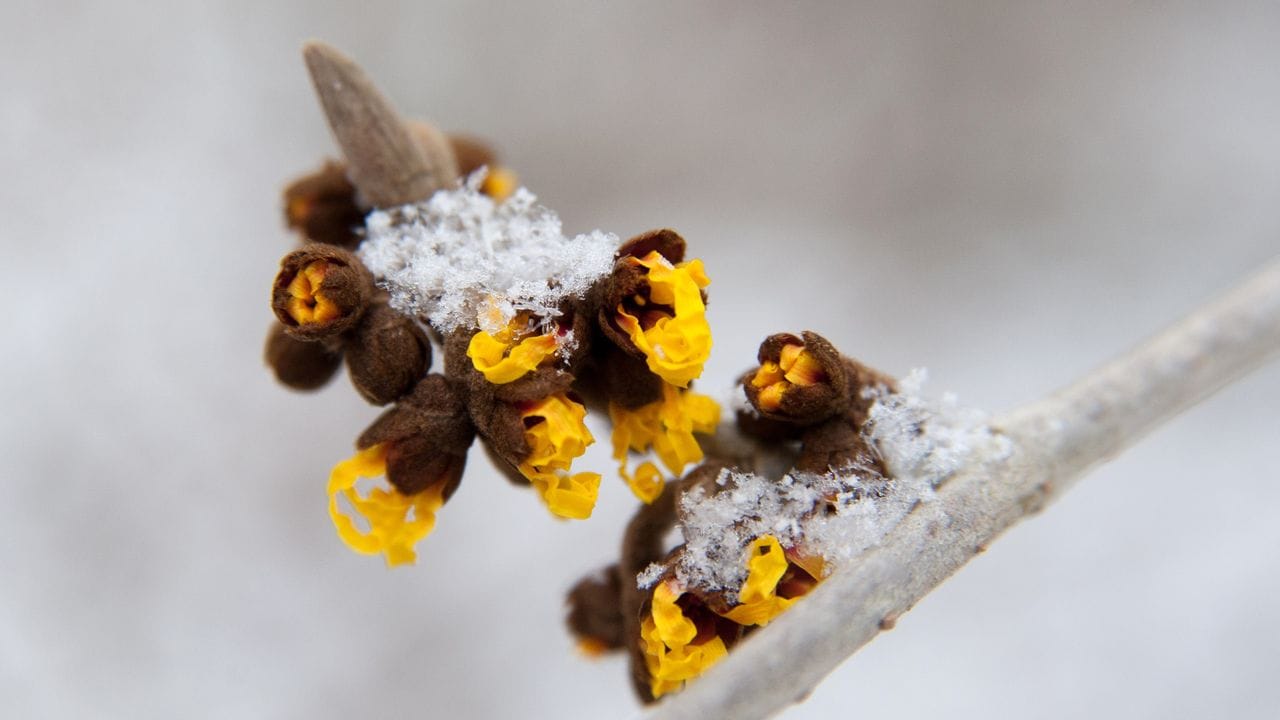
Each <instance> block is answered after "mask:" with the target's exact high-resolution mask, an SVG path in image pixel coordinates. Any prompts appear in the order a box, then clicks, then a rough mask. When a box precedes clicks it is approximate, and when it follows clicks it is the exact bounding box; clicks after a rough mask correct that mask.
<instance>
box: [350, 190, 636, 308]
mask: <svg viewBox="0 0 1280 720" xmlns="http://www.w3.org/2000/svg"><path fill="white" fill-rule="evenodd" d="M483 178H484V174H483V171H477V173H475V174H473V175H472V176H471V177H470V178H468V179H467V182H466V183H464V184H463V185H461V186H460V187H458V188H456V189H452V190H441V191H439V192H437V193H436V194H434V195H432V196H431V198H429V199H428V200H426V201H425V202H420V203H413V204H409V205H402V206H400V207H397V208H391V209H388V210H375V211H373V212H372V213H370V214H369V216H368V217H367V218H366V219H365V233H366V236H365V240H364V241H363V242H362V243H361V245H360V249H359V255H360V259H361V260H362V261H364V264H365V265H366V266H367V267H368V268H369V270H370V271H371V272H372V273H373V274H374V277H375V278H377V281H378V285H379V286H380V287H382V288H384V289H386V290H387V291H388V292H389V293H390V295H391V306H392V307H394V308H395V309H397V310H399V311H400V312H403V313H406V314H409V315H415V316H418V317H421V318H423V319H425V320H426V321H427V322H429V323H430V324H431V325H432V326H433V327H435V328H436V329H438V330H441V331H443V332H449V331H452V330H455V329H458V328H470V327H477V326H479V327H480V328H481V329H483V330H486V331H489V332H496V331H497V330H498V329H500V328H501V327H502V326H503V325H505V324H506V322H507V321H509V320H510V319H511V318H513V317H514V316H515V315H516V313H517V312H520V311H529V312H530V313H532V314H533V315H535V316H536V317H538V318H541V319H543V320H548V319H550V318H553V317H555V316H557V315H559V309H558V306H559V305H560V303H561V302H562V301H563V300H564V299H565V298H567V297H570V296H581V295H583V294H585V293H586V292H587V290H588V289H589V288H590V287H591V285H592V284H593V283H594V282H595V281H597V280H598V279H600V278H601V277H603V276H605V275H606V274H608V273H609V271H610V270H611V269H612V267H613V255H614V251H615V250H616V249H617V247H618V237H617V236H616V235H613V234H611V233H605V232H601V231H599V230H594V231H592V232H590V233H587V234H585V235H578V236H575V237H572V238H566V237H565V236H564V234H563V231H562V229H561V224H560V218H559V216H557V215H556V213H555V212H554V211H552V210H550V209H548V208H546V207H543V206H542V205H538V204H537V197H536V196H534V194H533V193H531V192H529V191H528V190H527V189H525V188H523V187H522V188H520V189H519V190H516V192H515V193H513V194H512V195H511V197H510V198H508V199H507V200H506V201H505V202H501V203H497V202H494V200H493V199H492V198H490V197H488V196H487V195H484V194H483V193H481V192H480V190H479V188H480V183H481V181H482V180H483Z"/></svg>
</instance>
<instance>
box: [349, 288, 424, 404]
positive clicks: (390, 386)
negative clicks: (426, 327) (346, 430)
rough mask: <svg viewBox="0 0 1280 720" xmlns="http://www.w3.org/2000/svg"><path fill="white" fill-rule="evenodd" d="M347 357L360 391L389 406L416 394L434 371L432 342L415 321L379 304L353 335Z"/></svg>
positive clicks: (357, 388) (352, 375) (371, 309)
mask: <svg viewBox="0 0 1280 720" xmlns="http://www.w3.org/2000/svg"><path fill="white" fill-rule="evenodd" d="M346 356H347V372H348V373H349V374H350V376H351V384H352V385H354V386H355V388H356V391H357V392H359V393H360V395H361V396H362V397H363V398H364V399H365V400H368V401H369V402H371V403H373V404H374V405H386V404H387V403H390V402H394V401H395V400H397V399H398V398H400V397H401V396H403V395H405V394H406V393H408V392H409V391H410V390H412V389H413V388H414V386H415V385H417V384H418V381H419V380H421V379H422V376H423V375H424V374H425V373H426V372H427V370H428V369H429V368H430V367H431V342H430V341H429V340H428V339H427V335H426V333H424V332H423V331H422V329H421V328H420V327H418V323H417V322H416V321H415V320H414V319H413V318H411V317H409V316H408V315H405V314H404V313H401V312H399V311H397V310H394V309H392V308H391V307H390V306H389V305H387V304H386V303H385V302H378V303H375V304H374V305H373V306H372V307H370V308H369V309H368V310H367V311H366V312H365V314H364V317H362V318H361V319H360V322H359V323H358V324H357V325H356V327H355V330H353V331H352V332H351V334H350V335H349V339H348V341H347V352H346Z"/></svg>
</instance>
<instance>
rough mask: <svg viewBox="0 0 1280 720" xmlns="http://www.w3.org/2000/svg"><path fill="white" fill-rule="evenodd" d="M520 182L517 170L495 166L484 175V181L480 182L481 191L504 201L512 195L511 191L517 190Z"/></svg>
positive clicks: (499, 200)
mask: <svg viewBox="0 0 1280 720" xmlns="http://www.w3.org/2000/svg"><path fill="white" fill-rule="evenodd" d="M519 184H520V180H519V179H518V178H517V177H516V174H515V171H513V170H510V169H508V168H504V167H494V168H490V169H489V172H488V174H486V175H485V176H484V182H482V183H480V192H482V193H484V194H485V195H488V196H489V197H491V198H493V199H494V200H497V201H498V202H502V201H503V200H506V199H507V198H509V197H511V193H513V192H515V191H516V187H517V186H518V185H519Z"/></svg>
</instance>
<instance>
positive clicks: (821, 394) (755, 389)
mask: <svg viewBox="0 0 1280 720" xmlns="http://www.w3.org/2000/svg"><path fill="white" fill-rule="evenodd" d="M757 357H758V359H759V362H760V367H759V368H758V369H756V370H755V371H754V372H751V373H748V374H747V375H746V376H744V377H743V383H742V387H743V390H744V391H745V392H746V395H747V400H748V401H749V402H750V403H751V406H752V407H753V408H754V409H755V410H756V412H758V413H759V414H760V415H761V416H762V417H764V418H768V419H771V420H778V421H781V422H784V423H791V424H794V425H800V426H805V425H813V424H816V423H819V422H822V421H824V420H826V419H828V418H830V417H832V416H834V415H836V414H838V413H841V412H843V411H844V410H845V409H847V408H848V406H849V401H850V390H851V388H850V384H849V377H848V375H847V374H846V372H845V367H844V361H843V359H842V358H841V356H840V353H839V352H837V351H836V349H835V348H834V347H833V346H832V345H831V343H829V342H827V340H826V339H825V338H823V337H822V336H821V335H818V334H817V333H813V332H809V331H805V332H804V333H802V334H801V336H800V337H797V336H795V335H792V334H790V333H778V334H776V335H770V336H769V337H768V338H766V339H765V341H764V342H763V343H761V344H760V351H759V353H758V355H757Z"/></svg>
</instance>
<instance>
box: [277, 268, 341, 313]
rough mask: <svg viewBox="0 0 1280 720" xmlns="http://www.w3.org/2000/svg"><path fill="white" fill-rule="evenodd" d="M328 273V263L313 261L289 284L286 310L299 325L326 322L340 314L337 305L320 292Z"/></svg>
mask: <svg viewBox="0 0 1280 720" xmlns="http://www.w3.org/2000/svg"><path fill="white" fill-rule="evenodd" d="M328 271H329V263H328V262H326V261H324V260H315V261H313V262H311V263H308V264H307V265H305V266H304V267H303V268H302V269H301V270H299V271H298V274H297V275H294V276H293V280H292V281H291V282H290V283H289V287H288V292H289V301H288V305H287V310H288V313H289V315H290V316H292V317H293V319H294V320H296V321H297V322H298V324H299V325H306V324H308V323H323V322H328V321H330V320H332V319H334V318H336V317H338V316H339V315H340V314H342V309H341V308H339V307H338V305H337V303H334V302H333V301H331V300H330V299H329V298H328V297H326V296H325V294H324V293H323V292H321V291H320V286H321V285H322V284H323V283H324V278H325V275H326V274H327V273H328Z"/></svg>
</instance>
